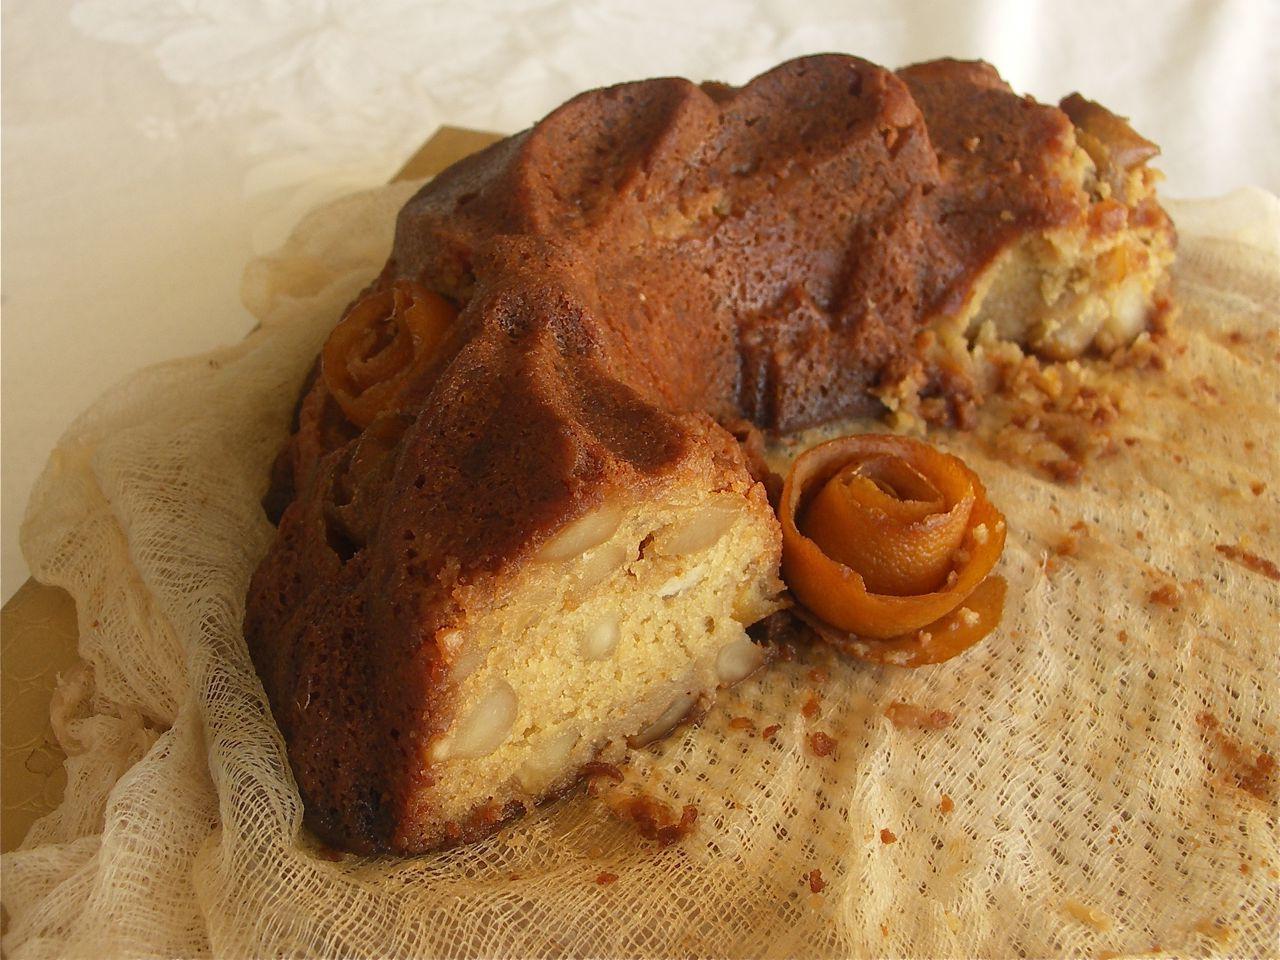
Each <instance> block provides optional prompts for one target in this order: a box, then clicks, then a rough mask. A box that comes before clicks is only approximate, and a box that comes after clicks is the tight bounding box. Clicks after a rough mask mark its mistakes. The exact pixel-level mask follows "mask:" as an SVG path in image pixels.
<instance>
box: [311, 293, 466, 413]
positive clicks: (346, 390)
mask: <svg viewBox="0 0 1280 960" xmlns="http://www.w3.org/2000/svg"><path fill="white" fill-rule="evenodd" d="M457 316H458V311H457V310H456V309H455V308H454V306H453V305H452V304H451V303H449V301H448V300H446V299H445V298H444V297H442V296H440V295H439V294H437V293H434V292H433V291H431V290H428V289H427V288H426V287H424V286H423V285H422V284H420V283H417V282H415V281H413V280H395V281H393V282H392V283H391V285H390V286H388V287H385V288H383V289H381V290H375V291H373V292H372V293H368V294H366V295H365V296H363V297H361V298H360V299H359V300H357V301H356V302H355V303H354V304H352V305H351V308H350V309H349V310H347V313H346V315H345V316H344V317H343V318H342V320H341V321H340V322H339V323H338V325H337V326H336V327H334V329H333V332H332V333H331V334H329V339H328V340H327V341H326V342H325V345H324V349H323V350H322V351H321V354H320V372H321V375H322V376H323V377H324V382H325V385H326V386H327V387H328V388H329V392H330V393H332V394H333V397H334V399H335V400H337V402H338V405H339V406H340V407H342V412H343V413H345V414H346V415H347V419H348V420H350V421H351V422H352V423H354V424H355V425H356V426H358V427H360V428H361V429H363V428H365V427H367V426H368V425H369V424H370V423H372V422H373V421H374V420H375V419H376V418H377V417H378V415H379V414H381V413H383V412H385V411H387V410H388V409H389V408H390V407H391V405H392V403H393V402H394V401H395V399H396V397H397V395H398V394H399V393H400V390H401V388H402V387H404V386H405V384H406V382H407V381H408V380H409V379H410V374H411V373H412V371H414V370H416V369H418V368H420V366H421V365H422V364H423V363H425V362H427V361H428V360H430V358H431V357H432V355H433V354H434V352H435V350H436V348H437V347H438V346H439V345H440V342H441V341H442V340H443V339H444V337H445V334H446V333H447V332H448V330H449V328H450V327H451V326H452V325H453V321H454V320H455V319H456V318H457Z"/></svg>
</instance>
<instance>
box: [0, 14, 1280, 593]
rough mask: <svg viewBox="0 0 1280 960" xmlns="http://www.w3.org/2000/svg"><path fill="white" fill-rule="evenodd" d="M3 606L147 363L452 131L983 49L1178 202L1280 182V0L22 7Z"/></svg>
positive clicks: (233, 308) (6, 377) (247, 322)
mask: <svg viewBox="0 0 1280 960" xmlns="http://www.w3.org/2000/svg"><path fill="white" fill-rule="evenodd" d="M2 9H3V138H4V139H3V184H2V188H3V383H2V387H0V390H2V394H3V396H2V411H3V441H2V442H3V449H2V456H3V465H2V468H0V478H2V486H3V491H2V503H0V519H2V522H3V560H2V576H3V594H4V597H5V598H8V596H9V595H10V594H11V593H12V592H13V591H14V590H15V589H17V587H18V586H19V585H20V584H21V583H22V581H23V579H25V577H26V575H27V571H26V566H25V564H24V563H23V562H22V559H21V556H20V554H19V553H18V549H17V534H18V525H19V521H20V519H21V513H22V510H23V507H24V505H25V503H26V499H27V495H28V493H29V491H30V487H31V484H32V482H33V481H34V479H35V477H36V475H37V474H38V472H39V471H40V469H41V467H42V466H43V463H44V460H45V458H46V457H47V455H48V452H49V450H50V448H51V447H52V446H53V444H54V442H55V441H56V439H57V437H58V435H59V433H60V432H61V431H62V430H63V429H64V428H65V427H66V425H67V424H68V423H69V422H70V420H71V419H72V418H73V417H74V416H75V414H76V413H77V412H79V411H80V410H81V409H83V408H84V407H85V406H86V405H88V404H89V403H91V402H92V401H93V400H94V398H95V397H97V396H98V395H99V394H100V393H101V392H102V390H104V389H105V388H106V387H108V386H110V385H111V384H112V383H114V382H116V381H117V380H119V379H120V378H121V377H123V376H125V375H126V374H127V373H129V372H130V371H132V370H135V369H137V368H139V367H141V366H144V365H146V364H149V363H152V362H154V361H157V360H162V359H165V358H168V357H174V356H179V355H182V354H186V353H192V352H196V351H200V350H204V349H207V348H210V347H213V346H216V345H218V344H221V343H224V342H227V341H229V340H233V339H235V338H238V337H240V336H242V335H243V334H244V333H245V332H246V331H247V330H248V329H249V327H250V326H251V322H252V321H251V318H250V317H249V316H248V315H247V313H246V312H245V311H244V309H243V308H242V307H241V306H240V303H239V299H238V285H239V277H240V272H241V270H242V268H243V266H244V263H245V261H246V260H247V259H248V258H249V257H251V256H252V255H253V254H254V253H255V252H261V251H262V250H264V249H269V248H270V246H272V245H274V244H275V243H276V242H278V241H279V239H280V238H281V237H282V236H283V234H284V233H285V231H287V229H288V228H289V226H290V225H291V224H292V223H293V222H294V221H295V220H296V219H297V217H298V216H299V215H300V214H301V213H302V212H304V211H305V210H306V209H308V208H309V207H311V206H313V205H315V204H316V203H318V202H320V201H323V200H325V199H327V198H329V197H332V196H336V195H338V194H340V193H343V192H346V191H349V190H351V189H354V188H358V187H363V186H369V185H373V184H377V183H381V182H383V181H385V180H386V179H387V178H388V176H389V175H390V174H391V173H393V172H394V170H395V169H396V168H397V167H398V165H399V163H400V162H401V161H402V160H403V159H404V158H405V157H407V156H408V155H409V154H410V153H411V152H412V151H413V149H414V148H415V147H416V146H417V144H418V143H420V142H421V141H422V140H423V139H424V138H425V137H426V136H427V135H428V134H429V133H430V132H431V131H432V130H433V129H434V128H435V127H436V126H438V125H440V124H442V123H453V124H457V125H465V126H473V127H479V128H484V129H492V130H499V131H504V132H510V131H515V130H517V129H520V128H521V127H524V126H526V125H528V124H529V123H531V122H533V121H534V120H536V119H537V118H538V117H539V116H541V115H543V114H544V113H546V112H547V111H548V110H550V109H551V108H553V107H554V106H556V104H558V103H559V102H560V101H562V100H564V99H565V98H567V97H569V96H570V95H572V94H574V93H576V92H578V91H579V90H582V89H585V88H588V87H592V86H598V85H600V84H604V83H610V82H615V81H620V80H628V79H636V78H640V77H646V76H654V75H660V74H679V75H684V76H689V77H692V78H694V79H707V78H715V79H721V80H727V81H731V82H742V81H745V80H746V79H748V78H749V77H751V76H752V75H753V74H755V73H758V72H760V71H761V70H764V69H767V68H768V67H770V66H772V65H774V64H775V63H777V62H778V61H780V60H782V59H785V58H788V57H791V56H795V55H798V54H802V53H812V52H818V51H824V50H838V51H844V52H850V53H857V54H859V55H862V56H865V57H868V58H869V59H872V60H876V61H878V62H881V63H884V64H886V65H888V66H899V65H903V64H906V63H909V62H912V61H915V60H920V59H926V58H929V57H936V56H946V55H951V56H957V57H966V58H969V57H982V58H985V59H987V60H990V61H991V62H993V63H994V64H995V65H996V66H997V67H998V68H999V69H1000V71H1001V73H1002V74H1003V75H1004V76H1005V78H1006V79H1007V80H1009V82H1010V83H1012V84H1013V85H1014V87H1016V88H1018V89H1020V90H1023V91H1026V92H1029V93H1032V94H1035V95H1036V96H1037V97H1039V98H1041V99H1045V100H1050V101H1056V100H1057V99H1058V98H1059V97H1060V96H1062V95H1063V94H1066V93H1069V92H1071V91H1072V90H1077V89H1078V90H1080V91H1081V92H1083V93H1084V94H1085V95H1087V96H1089V97H1091V98H1093V99H1097V100H1100V101H1102V102H1103V103H1105V104H1106V105H1108V106H1109V107H1111V108H1112V109H1114V110H1116V111H1117V112H1119V113H1123V114H1127V115H1128V116H1130V117H1131V118H1132V119H1133V121H1134V124H1135V126H1136V127H1137V128H1138V130H1139V131H1140V132H1142V133H1143V134H1145V135H1146V136H1148V137H1150V138H1152V139H1154V140H1156V141H1157V142H1159V143H1161V144H1162V145H1163V147H1164V154H1165V155H1164V159H1163V162H1162V166H1163V169H1164V170H1165V171H1166V172H1167V173H1168V175H1169V179H1168V183H1167V185H1166V187H1165V193H1166V194H1168V195H1170V196H1178V197H1188V196H1202V195H1210V194H1217V193H1223V192H1226V191H1228V190H1230V189H1232V188H1234V187H1237V186H1241V185H1244V184H1258V185H1261V186H1264V187H1266V188H1268V189H1270V190H1272V191H1280V73H1278V71H1280V67H1278V66H1277V62H1278V60H1280V41H1278V40H1277V39H1276V38H1277V36H1278V35H1280V0H1275V2H1268V0H1253V2H1245V0H1240V2H1185V0H1184V2H1174V0H1147V2H1133V0H1109V2H1085V0H1076V2H1069V0H1051V2H1042V3H1035V2H1029V0H1005V2H998V0H982V2H972V3H957V2H866V0H864V2H847V3H818V2H802V0H770V2H766V3H754V4H748V3H740V2H727V0H626V2H618V3H574V2H570V0H514V2H509V3H493V2H488V3H484V2H474V0H473V2H466V3H456V4H432V3H427V2H423V0H393V2H387V0H383V2H376V0H331V2H322V0H313V2H296V3H286V2H280V0H276V2H261V0H259V2H250V0H80V2H71V0H7V2H5V3H4V5H3V8H2Z"/></svg>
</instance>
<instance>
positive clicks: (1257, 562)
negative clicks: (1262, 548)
mask: <svg viewBox="0 0 1280 960" xmlns="http://www.w3.org/2000/svg"><path fill="white" fill-rule="evenodd" d="M1213 549H1215V550H1217V551H1218V553H1220V554H1222V555H1223V556H1224V557H1226V558H1227V559H1228V560H1230V561H1231V562H1232V563H1237V564H1239V565H1240V566H1242V567H1244V568H1245V569H1246V570H1252V571H1253V572H1254V573H1256V574H1259V575H1261V576H1264V577H1267V578H1268V579H1271V580H1280V567H1277V566H1276V565H1275V564H1274V563H1272V562H1271V561H1270V560H1268V559H1267V558H1266V557H1260V556H1258V555H1257V554H1256V553H1250V552H1249V551H1248V550H1243V549H1241V548H1240V547H1238V546H1232V545H1230V544H1227V543H1220V544H1218V545H1217V546H1215V547H1214V548H1213Z"/></svg>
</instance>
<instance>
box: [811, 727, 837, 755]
mask: <svg viewBox="0 0 1280 960" xmlns="http://www.w3.org/2000/svg"><path fill="white" fill-rule="evenodd" d="M835 748H836V741H835V738H833V737H832V736H831V735H830V734H827V733H823V732H822V731H821V730H815V731H814V732H813V733H811V734H809V749H810V750H812V751H813V752H814V755H815V756H819V757H827V756H830V755H831V753H832V752H833V751H834V750H835Z"/></svg>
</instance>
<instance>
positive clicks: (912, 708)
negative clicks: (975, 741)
mask: <svg viewBox="0 0 1280 960" xmlns="http://www.w3.org/2000/svg"><path fill="white" fill-rule="evenodd" d="M884 715H885V716H886V717H888V718H889V722H890V723H892V724H893V725H894V726H895V727H897V728H898V729H899V730H945V729H946V728H947V727H950V726H952V725H953V724H954V723H955V722H956V716H955V714H954V713H950V712H949V711H947V710H926V709H925V708H924V707H919V706H916V704H914V703H905V702H904V701H902V700H895V701H893V703H891V704H889V706H887V707H885V710H884Z"/></svg>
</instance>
